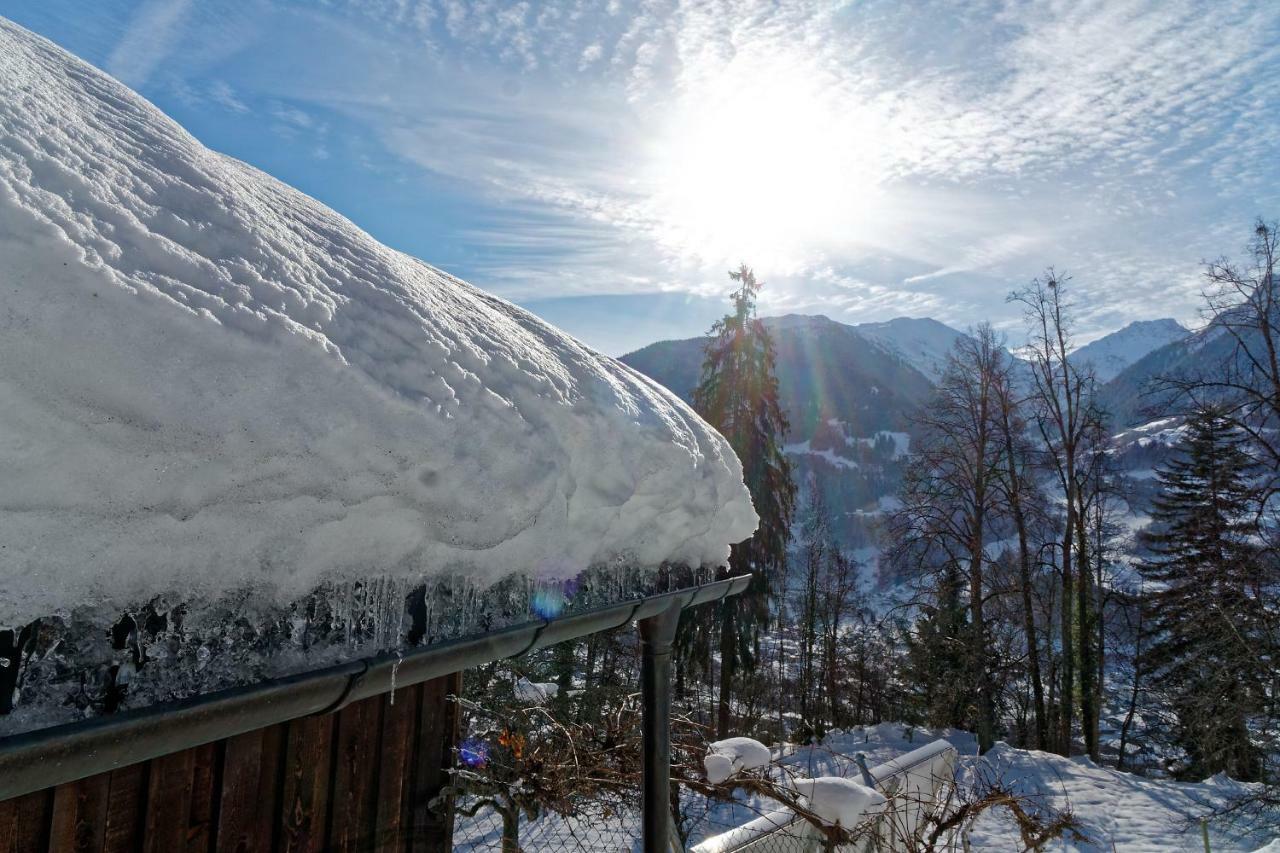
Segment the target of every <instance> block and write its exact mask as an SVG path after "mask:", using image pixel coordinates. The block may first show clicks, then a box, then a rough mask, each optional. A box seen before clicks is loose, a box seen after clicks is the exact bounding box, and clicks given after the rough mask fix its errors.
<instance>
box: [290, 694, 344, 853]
mask: <svg viewBox="0 0 1280 853" xmlns="http://www.w3.org/2000/svg"><path fill="white" fill-rule="evenodd" d="M333 719H334V715H333V714H325V715H324V716H322V717H303V718H302V719H300V720H294V721H293V722H291V723H289V734H288V745H287V746H286V749H285V772H284V793H283V796H282V799H281V806H282V808H281V815H280V816H281V826H280V839H279V845H278V846H279V849H281V850H286V851H296V853H319V851H321V850H323V849H324V846H325V840H326V832H325V830H326V825H325V824H326V822H327V818H328V808H329V776H330V773H329V768H330V752H331V747H332V745H333Z"/></svg>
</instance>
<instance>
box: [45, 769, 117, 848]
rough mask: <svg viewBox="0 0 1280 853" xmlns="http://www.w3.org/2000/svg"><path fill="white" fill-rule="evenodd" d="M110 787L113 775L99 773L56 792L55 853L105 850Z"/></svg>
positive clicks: (52, 825)
mask: <svg viewBox="0 0 1280 853" xmlns="http://www.w3.org/2000/svg"><path fill="white" fill-rule="evenodd" d="M110 784H111V775H110V774H109V773H99V774H98V775H97V776H90V777H89V778H87V779H81V780H79V781H77V782H68V783H66V784H65V785H59V786H58V787H57V788H56V789H54V792H53V816H52V818H51V820H50V828H49V850H50V851H51V853H72V851H74V853H90V851H93V853H98V851H101V850H102V844H103V839H104V838H105V837H106V829H107V795H108V793H109V790H110Z"/></svg>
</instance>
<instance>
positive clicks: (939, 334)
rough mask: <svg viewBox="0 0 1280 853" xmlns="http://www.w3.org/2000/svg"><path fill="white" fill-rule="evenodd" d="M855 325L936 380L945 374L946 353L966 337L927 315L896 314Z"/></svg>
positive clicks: (867, 335) (870, 338)
mask: <svg viewBox="0 0 1280 853" xmlns="http://www.w3.org/2000/svg"><path fill="white" fill-rule="evenodd" d="M853 328H855V329H857V331H858V334H860V335H862V336H863V337H864V338H867V339H869V340H871V341H874V342H875V343H877V344H879V345H880V346H882V347H884V348H885V349H886V350H888V351H889V352H891V353H893V354H895V355H897V356H898V357H899V358H901V359H902V360H903V361H905V362H907V364H910V365H911V366H912V367H914V368H915V369H916V370H918V371H920V372H921V373H923V374H924V375H925V376H927V377H929V379H930V380H932V381H933V382H937V381H938V379H939V378H940V377H941V376H942V371H943V369H944V368H945V367H946V362H947V354H948V353H950V352H951V350H952V348H953V347H955V343H956V341H958V340H960V339H961V338H964V337H966V335H965V333H964V332H959V331H956V330H955V329H953V328H951V327H950V326H948V325H946V324H945V323H939V322H938V321H937V320H933V319H930V318H928V317H897V318H895V319H893V320H889V321H887V322H884V323H859V324H857V325H856V326H854V327H853Z"/></svg>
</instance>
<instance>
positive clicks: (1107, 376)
mask: <svg viewBox="0 0 1280 853" xmlns="http://www.w3.org/2000/svg"><path fill="white" fill-rule="evenodd" d="M1188 334H1190V332H1189V331H1188V330H1187V329H1186V327H1184V326H1183V325H1182V324H1181V323H1179V322H1178V321H1177V320H1171V319H1168V318H1166V319H1163V320H1136V321H1134V322H1132V323H1130V324H1129V325H1127V326H1125V327H1124V328H1123V329H1119V330H1118V331H1115V332H1112V333H1111V334H1109V335H1104V336H1102V337H1101V338H1098V339H1097V340H1095V341H1091V342H1090V343H1087V344H1085V345H1084V346H1082V347H1080V348H1079V349H1077V350H1076V351H1075V352H1073V353H1072V354H1071V360H1072V362H1074V363H1075V364H1079V365H1084V364H1091V365H1092V366H1093V369H1094V373H1095V374H1096V375H1097V377H1098V381H1099V382H1110V381H1111V380H1112V379H1114V378H1115V377H1116V376H1118V375H1119V374H1120V372H1121V371H1123V370H1124V369H1125V368H1126V367H1128V366H1129V365H1131V364H1134V363H1135V362H1137V361H1138V360H1140V359H1141V358H1143V357H1144V356H1146V355H1147V354H1148V353H1151V352H1154V351H1155V350H1158V349H1160V348H1161V347H1163V346H1166V345H1168V344H1171V343H1173V342H1174V341H1179V340H1182V339H1183V338H1185V337H1186V336H1187V335H1188Z"/></svg>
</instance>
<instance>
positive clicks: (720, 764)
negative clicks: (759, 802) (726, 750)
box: [702, 752, 734, 785]
mask: <svg viewBox="0 0 1280 853" xmlns="http://www.w3.org/2000/svg"><path fill="white" fill-rule="evenodd" d="M702 767H703V769H704V770H706V771H707V781H708V782H710V783H711V784H712V785H719V784H720V783H721V782H724V781H726V780H728V779H729V778H730V777H731V776H733V773H734V768H733V759H732V758H729V757H728V756H725V755H720V754H719V753H716V752H709V753H707V757H706V758H704V759H702Z"/></svg>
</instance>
